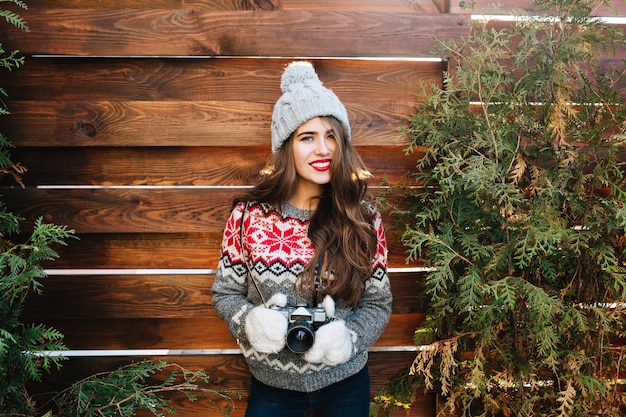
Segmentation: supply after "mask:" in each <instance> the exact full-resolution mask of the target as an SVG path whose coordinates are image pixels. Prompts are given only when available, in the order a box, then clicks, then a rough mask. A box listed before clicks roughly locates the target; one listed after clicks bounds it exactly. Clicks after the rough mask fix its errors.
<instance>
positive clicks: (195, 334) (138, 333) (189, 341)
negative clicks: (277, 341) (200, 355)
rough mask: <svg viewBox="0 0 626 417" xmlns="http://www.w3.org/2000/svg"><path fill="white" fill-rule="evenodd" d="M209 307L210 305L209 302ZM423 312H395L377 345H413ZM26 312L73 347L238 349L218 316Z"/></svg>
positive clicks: (423, 315) (27, 317)
mask: <svg viewBox="0 0 626 417" xmlns="http://www.w3.org/2000/svg"><path fill="white" fill-rule="evenodd" d="M207 309H208V306H207ZM424 318H425V314H424V313H407V314H393V315H392V316H391V320H390V322H389V324H388V325H387V328H386V329H385V331H384V332H383V334H382V335H381V337H380V338H379V339H378V341H377V342H376V343H375V346H378V347H382V346H412V345H413V334H414V333H415V329H416V328H417V326H419V324H420V323H421V322H422V321H423V320H424ZM26 319H31V317H29V316H25V322H32V323H41V322H42V320H45V324H46V325H48V326H52V327H54V328H55V329H57V330H59V331H60V332H61V333H63V335H64V336H65V337H64V342H65V344H66V345H67V346H68V347H69V348H70V349H79V350H80V349H218V350H221V349H237V348H238V347H237V342H236V341H235V340H234V339H233V338H232V336H230V333H229V331H228V326H227V325H226V323H224V322H223V321H222V320H220V319H218V318H217V317H215V316H208V315H207V316H205V317H192V318H166V319H160V318H128V319H124V318H118V319H102V318H84V317H83V315H82V312H81V311H76V312H75V318H72V319H55V318H45V319H42V318H41V317H38V318H37V317H33V318H32V320H26Z"/></svg>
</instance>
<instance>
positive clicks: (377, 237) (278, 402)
mask: <svg viewBox="0 0 626 417" xmlns="http://www.w3.org/2000/svg"><path fill="white" fill-rule="evenodd" d="M281 89H282V92H283V95H282V96H281V97H280V98H279V100H278V101H277V103H276V105H275V106H274V112H273V116H272V150H273V159H272V166H273V168H274V169H272V170H270V171H269V173H268V175H267V176H265V177H264V178H263V179H261V182H260V183H259V184H258V185H257V186H255V187H254V188H253V189H252V190H250V192H248V193H247V194H246V195H244V196H242V197H240V198H236V199H235V202H234V209H233V211H232V212H231V215H230V218H229V220H228V222H227V225H226V229H225V231H224V239H223V244H222V255H221V258H220V262H219V265H218V269H217V274H216V278H215V283H214V284H213V287H212V292H213V306H214V307H215V310H216V312H217V314H218V316H219V317H220V318H222V319H223V320H225V321H226V322H227V323H229V327H230V331H231V334H232V335H233V337H235V338H237V340H238V341H239V345H240V346H241V349H242V351H243V354H244V356H245V358H246V361H247V364H248V367H249V369H250V372H251V374H252V381H251V385H250V397H249V399H248V409H247V411H246V416H248V417H255V416H267V415H270V414H272V415H274V416H276V417H281V416H285V417H287V416H289V417H294V416H301V417H304V416H306V415H307V413H308V412H309V411H310V410H315V412H316V415H321V416H326V417H332V416H355V417H356V416H360V417H365V416H367V415H368V414H369V398H370V381H369V373H368V368H367V360H368V348H369V347H370V346H371V345H372V344H373V343H374V342H375V341H376V340H377V339H378V337H379V336H380V335H381V334H382V332H383V330H384V329H385V326H386V325H387V322H388V321H389V317H390V315H391V299H392V296H391V289H390V285H389V277H388V275H387V244H386V240H385V233H384V230H383V227H382V221H381V216H380V213H379V212H378V211H377V209H376V208H375V206H374V205H373V204H371V203H364V201H365V199H366V197H367V196H366V191H367V182H366V179H365V178H363V177H362V176H361V175H358V174H359V173H361V172H363V171H365V166H364V164H363V162H362V161H361V159H360V158H359V157H358V154H357V153H356V151H355V150H354V148H353V146H352V143H351V135H350V124H349V121H348V117H347V112H346V110H345V108H344V106H343V104H342V103H341V101H340V100H339V98H338V97H337V96H336V95H335V94H334V93H333V92H332V91H331V90H329V89H327V88H326V87H324V86H323V85H322V83H321V81H320V80H319V78H318V77H317V74H316V73H315V71H314V70H313V66H312V65H311V64H310V63H308V62H294V63H292V64H290V65H289V66H288V67H287V68H286V70H285V72H284V74H283V76H282V79H281ZM278 242H279V243H280V244H279V245H278V244H277V243H278ZM249 284H253V285H249ZM266 299H269V301H267V302H266V301H265V300H266ZM296 312H298V313H297V314H296ZM302 312H305V313H306V312H308V313H307V314H302ZM303 317H309V319H306V318H303ZM294 332H295V333H294ZM294 334H295V335H296V336H297V338H298V340H299V341H302V340H304V339H302V337H300V336H302V335H304V336H306V338H305V339H306V341H307V343H306V346H305V347H304V348H302V343H296V344H295V345H294V344H293V343H290V341H291V342H293V340H294V337H293V335H294ZM341 393H343V394H341Z"/></svg>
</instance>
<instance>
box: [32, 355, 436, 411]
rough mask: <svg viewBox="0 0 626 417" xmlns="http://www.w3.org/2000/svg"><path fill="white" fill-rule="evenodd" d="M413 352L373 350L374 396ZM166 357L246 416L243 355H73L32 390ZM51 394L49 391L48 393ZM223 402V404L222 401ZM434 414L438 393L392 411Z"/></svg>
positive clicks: (181, 403) (199, 405)
mask: <svg viewBox="0 0 626 417" xmlns="http://www.w3.org/2000/svg"><path fill="white" fill-rule="evenodd" d="M414 356H415V354H414V353H413V352H393V353H386V352H371V353H370V355H369V361H368V366H369V373H370V380H371V388H370V389H371V395H372V397H373V396H375V395H376V393H377V391H378V389H379V388H380V387H381V386H382V385H383V384H384V383H385V382H386V381H387V380H388V379H389V378H390V377H391V376H394V375H396V374H397V373H398V372H400V371H401V370H403V369H405V368H406V367H408V366H410V364H411V363H412V361H413V359H414ZM143 359H147V360H153V361H158V360H164V361H166V362H168V363H170V364H178V365H180V366H183V367H185V368H186V369H189V370H194V371H195V370H202V371H204V372H205V373H206V374H207V375H209V384H210V385H209V388H212V389H216V390H217V389H219V390H225V391H227V392H229V393H231V394H232V395H233V396H234V397H236V395H235V394H236V393H241V394H242V398H241V399H240V400H237V401H236V402H235V409H234V410H233V412H232V414H231V417H243V416H244V413H245V407H246V400H247V391H248V385H249V378H250V376H249V372H248V368H247V365H246V364H245V361H244V359H243V357H242V356H241V355H170V356H149V357H132V356H130V357H129V356H122V357H81V358H70V359H69V360H68V361H66V362H64V364H63V367H62V368H61V370H60V371H57V372H54V373H53V375H51V376H45V377H44V381H43V382H42V383H39V384H33V386H32V392H34V393H36V394H38V398H39V399H41V400H40V403H41V402H43V401H44V399H45V398H48V397H47V395H49V392H50V391H52V392H54V391H60V390H62V389H64V388H66V387H67V386H69V385H70V384H71V383H72V382H75V381H78V380H80V379H83V378H85V377H87V376H89V375H92V374H95V373H98V372H104V371H111V370H114V369H116V368H118V367H120V366H124V365H127V364H130V363H133V362H138V361H140V360H143ZM46 393H48V394H46ZM172 399H173V404H175V406H176V407H177V412H176V416H179V417H196V416H198V415H202V416H206V417H218V416H222V414H220V413H219V412H217V411H216V410H215V407H214V405H213V404H211V403H210V402H209V401H207V400H199V401H197V402H193V403H189V402H187V401H185V400H184V399H183V398H180V397H173V398H172ZM221 404H223V403H221ZM433 415H435V394H434V393H427V394H419V395H418V396H417V398H416V401H415V404H414V405H413V406H412V407H411V411H410V412H409V413H405V412H400V413H395V414H392V416H394V417H400V416H409V417H410V416H415V417H431V416H433ZM137 416H138V417H148V416H151V414H146V413H143V412H140V413H138V414H137Z"/></svg>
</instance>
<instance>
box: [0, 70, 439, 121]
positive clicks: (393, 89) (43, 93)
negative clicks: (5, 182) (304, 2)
mask: <svg viewBox="0 0 626 417" xmlns="http://www.w3.org/2000/svg"><path fill="white" fill-rule="evenodd" d="M292 60H293V59H287V58H283V59H280V58H272V59H266V58H254V59H246V58H228V59H225V58H224V59H221V58H197V59H184V58H179V59H176V58H168V59H166V58H151V59H136V58H27V59H26V63H25V65H24V66H22V67H21V68H20V69H19V71H10V72H8V71H7V72H5V73H4V74H3V86H4V87H5V88H6V90H7V93H8V96H9V98H10V101H8V103H11V102H12V101H31V102H41V101H50V102H52V103H53V104H56V103H57V102H66V103H58V105H59V106H70V105H71V104H69V103H74V106H76V107H77V108H78V109H80V106H81V103H82V102H99V101H113V102H118V101H119V102H136V101H146V100H147V101H171V102H176V101H194V102H208V103H210V102H221V101H226V102H249V103H265V104H268V105H271V106H273V105H274V103H275V102H276V100H277V99H278V97H280V94H281V92H280V77H281V75H282V73H283V71H284V68H285V66H286V65H287V64H288V63H289V62H291V61H292ZM311 62H312V64H313V65H314V67H315V70H316V71H317V73H318V74H319V76H320V79H321V80H322V81H323V82H324V85H325V86H327V87H328V88H331V89H332V90H333V91H334V92H335V93H336V94H337V96H338V97H340V98H341V100H342V101H346V102H348V103H368V102H376V103H380V102H400V103H402V102H414V101H415V100H416V99H419V96H416V94H418V93H419V91H418V89H417V86H418V85H419V83H420V82H421V81H424V82H428V83H434V84H438V85H441V84H442V78H443V77H442V71H443V70H444V69H445V64H444V63H442V62H428V61H427V62H422V61H410V60H409V61H407V60H369V59H313V60H311ZM9 108H10V109H11V112H12V113H13V114H15V113H16V110H17V109H12V108H11V105H9ZM78 109H76V110H72V109H71V108H69V107H68V110H69V111H73V112H77V111H79V110H78ZM172 110H174V109H172ZM42 113H43V112H42Z"/></svg>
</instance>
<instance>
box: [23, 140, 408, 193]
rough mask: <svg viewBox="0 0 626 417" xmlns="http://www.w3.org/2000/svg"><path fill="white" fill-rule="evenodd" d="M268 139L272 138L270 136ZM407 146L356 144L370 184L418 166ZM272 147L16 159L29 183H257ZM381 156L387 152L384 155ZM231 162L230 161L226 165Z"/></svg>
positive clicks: (81, 150)
mask: <svg viewBox="0 0 626 417" xmlns="http://www.w3.org/2000/svg"><path fill="white" fill-rule="evenodd" d="M268 142H269V140H268ZM405 148H406V146H404V145H401V146H365V147H357V150H358V151H359V154H360V155H361V157H362V158H363V161H364V162H365V165H366V166H367V167H368V169H369V170H370V172H371V173H372V174H373V178H371V180H370V185H372V186H374V185H377V184H389V183H392V184H396V183H398V182H399V181H400V179H401V177H402V176H403V175H404V174H405V173H406V172H408V171H411V170H412V169H414V167H415V164H416V163H417V160H418V159H419V158H420V155H419V154H411V155H409V156H406V155H405V153H404V150H405ZM270 153H271V151H270V147H269V144H268V145H267V146H246V147H245V149H244V148H241V147H234V146H221V147H217V146H216V147H143V148H141V147H129V148H111V147H76V148H71V147H59V148H50V147H43V148H30V147H18V148H16V149H13V150H11V154H12V156H13V160H14V161H19V162H20V163H21V164H22V165H24V166H25V167H26V168H27V169H28V171H27V172H26V173H25V174H24V175H23V176H22V180H23V181H24V183H25V184H26V185H27V186H28V185H160V186H190V185H197V186H218V185H219V186H227V185H229V186H241V185H250V186H251V185H253V184H255V183H256V182H257V180H258V179H259V172H260V170H261V169H262V168H263V167H264V166H265V161H266V160H267V158H268V157H269V156H270ZM381 155H384V156H385V157H384V158H382V157H381ZM224 161H228V164H224Z"/></svg>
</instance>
